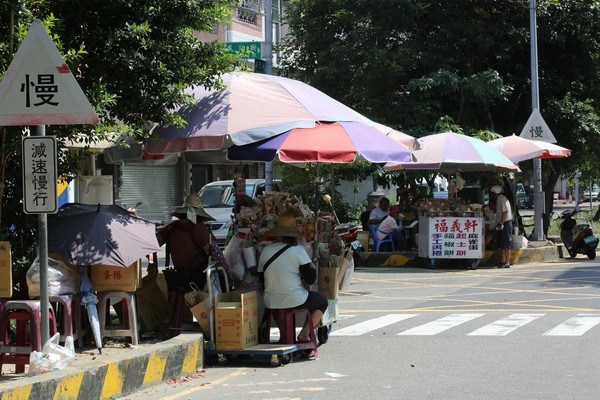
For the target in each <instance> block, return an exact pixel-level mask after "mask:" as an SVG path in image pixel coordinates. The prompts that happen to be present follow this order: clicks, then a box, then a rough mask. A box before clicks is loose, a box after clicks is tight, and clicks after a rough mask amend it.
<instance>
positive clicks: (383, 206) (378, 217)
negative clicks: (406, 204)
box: [369, 197, 390, 226]
mask: <svg viewBox="0 0 600 400" xmlns="http://www.w3.org/2000/svg"><path fill="white" fill-rule="evenodd" d="M389 208H390V200H389V199H388V198H387V197H382V198H381V200H379V205H378V206H377V207H375V208H374V209H373V210H372V211H371V214H369V225H375V226H379V224H381V222H382V221H383V220H384V219H385V218H386V217H387V216H388V215H389V213H390V211H389Z"/></svg>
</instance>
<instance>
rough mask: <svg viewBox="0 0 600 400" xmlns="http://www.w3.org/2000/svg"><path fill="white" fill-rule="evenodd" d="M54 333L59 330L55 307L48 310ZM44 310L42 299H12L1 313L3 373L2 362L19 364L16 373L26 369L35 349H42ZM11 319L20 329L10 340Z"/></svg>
mask: <svg viewBox="0 0 600 400" xmlns="http://www.w3.org/2000/svg"><path fill="white" fill-rule="evenodd" d="M48 319H49V327H50V329H49V330H50V336H53V335H54V334H55V333H56V319H55V316H54V310H53V308H52V307H49V309H48ZM41 320H42V313H41V305H40V301H39V300H11V301H7V302H6V303H5V304H4V309H3V310H2V314H0V329H2V331H1V333H0V373H1V372H2V365H4V364H15V366H16V368H15V370H16V372H17V373H22V372H25V365H27V364H29V356H30V354H31V352H32V351H34V350H35V351H42V332H41V330H42V327H41ZM11 321H15V325H16V332H15V337H14V339H13V340H10V339H9V330H10V325H11Z"/></svg>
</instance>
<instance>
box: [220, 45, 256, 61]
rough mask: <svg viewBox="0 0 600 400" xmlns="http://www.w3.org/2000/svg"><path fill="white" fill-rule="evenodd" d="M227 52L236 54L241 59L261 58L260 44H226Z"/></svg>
mask: <svg viewBox="0 0 600 400" xmlns="http://www.w3.org/2000/svg"><path fill="white" fill-rule="evenodd" d="M225 46H226V47H227V52H228V53H232V54H237V55H239V56H241V57H242V58H243V59H253V58H262V43H261V42H226V43H225Z"/></svg>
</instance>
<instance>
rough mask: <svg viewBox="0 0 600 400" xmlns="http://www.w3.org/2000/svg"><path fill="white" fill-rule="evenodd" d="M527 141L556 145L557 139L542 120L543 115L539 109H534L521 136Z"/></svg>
mask: <svg viewBox="0 0 600 400" xmlns="http://www.w3.org/2000/svg"><path fill="white" fill-rule="evenodd" d="M519 136H520V137H522V138H525V139H531V140H540V141H542V142H548V143H556V138H555V137H554V135H553V134H552V131H551V130H550V128H548V125H547V124H546V121H544V118H542V114H540V112H539V111H538V109H537V108H534V109H533V111H532V112H531V115H530V116H529V119H528V120H527V123H526V124H525V127H524V128H523V130H522V131H521V134H520V135H519Z"/></svg>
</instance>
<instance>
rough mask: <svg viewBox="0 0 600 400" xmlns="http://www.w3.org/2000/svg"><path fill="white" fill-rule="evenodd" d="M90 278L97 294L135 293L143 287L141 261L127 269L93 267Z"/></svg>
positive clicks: (106, 266)
mask: <svg viewBox="0 0 600 400" xmlns="http://www.w3.org/2000/svg"><path fill="white" fill-rule="evenodd" d="M89 276H90V281H92V288H94V290H95V291H97V292H111V291H112V292H130V293H131V292H135V291H136V290H137V289H138V288H139V287H141V278H142V268H141V260H138V261H136V262H134V263H133V264H131V265H130V266H129V267H127V268H123V267H113V266H108V265H93V266H91V267H89Z"/></svg>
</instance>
